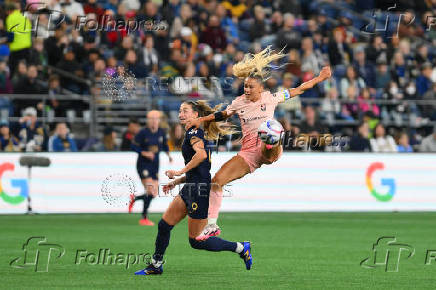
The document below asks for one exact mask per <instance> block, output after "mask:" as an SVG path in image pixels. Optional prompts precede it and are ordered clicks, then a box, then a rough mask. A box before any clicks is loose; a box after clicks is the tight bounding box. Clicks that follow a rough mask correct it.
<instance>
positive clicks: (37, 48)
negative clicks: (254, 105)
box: [0, 0, 436, 152]
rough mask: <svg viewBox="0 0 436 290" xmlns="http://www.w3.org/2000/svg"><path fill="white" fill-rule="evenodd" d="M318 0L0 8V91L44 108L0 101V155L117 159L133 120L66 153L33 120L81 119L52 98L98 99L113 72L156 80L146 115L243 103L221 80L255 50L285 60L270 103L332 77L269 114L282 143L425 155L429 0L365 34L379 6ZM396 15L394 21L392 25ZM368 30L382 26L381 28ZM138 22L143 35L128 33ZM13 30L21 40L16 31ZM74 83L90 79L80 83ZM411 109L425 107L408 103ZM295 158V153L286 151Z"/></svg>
mask: <svg viewBox="0 0 436 290" xmlns="http://www.w3.org/2000/svg"><path fill="white" fill-rule="evenodd" d="M323 2H326V3H324V4H322V5H321V4H320V2H319V1H304V0H276V1H272V0H270V1H269V0H227V1H217V0H153V1H146V0H99V1H97V0H88V1H74V0H44V1H34V0H28V1H27V3H25V2H24V1H21V2H2V4H1V9H0V92H1V93H3V94H29V95H34V94H48V95H49V102H48V104H46V105H45V106H44V105H43V104H42V103H41V102H40V101H38V100H23V99H12V101H10V100H9V99H8V98H2V97H0V109H4V108H6V110H7V111H8V114H9V116H16V117H18V116H22V117H21V118H20V120H19V122H18V123H14V124H12V122H11V123H9V122H7V120H2V122H1V125H0V126H1V130H0V132H1V136H0V148H1V150H3V151H41V150H43V151H77V150H85V151H87V150H95V151H98V150H107V151H113V150H124V149H126V148H127V147H126V145H125V144H126V143H125V142H126V141H125V140H124V138H127V137H126V136H131V135H134V134H135V130H136V129H134V128H136V127H137V126H139V124H138V123H137V121H132V122H133V123H132V122H131V123H130V124H129V129H128V130H127V131H126V132H125V133H124V134H123V137H122V138H119V137H120V136H117V132H116V131H115V130H114V129H113V128H112V127H110V126H107V127H106V128H105V129H104V132H102V133H103V135H104V137H103V138H102V139H101V140H95V139H94V140H91V139H92V138H91V139H89V140H85V141H83V142H78V143H79V144H76V142H75V141H74V138H73V137H72V134H71V133H68V124H65V123H58V124H56V125H55V126H51V127H50V128H49V127H48V126H43V125H42V123H41V122H38V117H40V116H42V115H43V112H44V111H52V112H54V115H55V116H65V114H66V111H68V110H69V109H75V110H77V114H81V112H82V111H83V110H84V108H86V105H85V104H83V103H82V102H79V101H65V100H57V99H56V96H59V95H68V94H83V95H88V94H91V95H96V96H99V95H102V88H101V85H99V83H100V82H101V81H102V79H103V78H104V76H105V74H107V72H108V71H110V70H111V69H115V68H116V67H118V66H124V67H125V68H126V69H127V70H128V71H129V72H131V73H132V74H133V75H134V76H135V77H136V78H137V79H138V81H141V80H143V81H144V82H145V83H147V82H148V81H149V80H150V79H151V80H161V79H162V78H165V79H166V80H167V81H168V86H167V87H166V88H163V89H162V88H161V87H160V86H159V87H157V88H156V87H155V86H151V87H148V86H146V89H145V90H144V91H142V92H143V97H149V98H152V99H163V100H165V98H168V100H169V101H168V102H166V101H165V102H164V104H163V105H162V106H161V107H160V108H158V109H161V110H163V111H164V112H165V113H166V117H168V116H169V114H168V113H169V111H174V110H177V109H178V105H179V104H180V101H181V100H183V99H186V98H193V99H200V98H201V99H208V100H211V101H217V100H218V101H220V100H224V99H225V98H229V97H235V96H238V95H241V94H242V93H243V85H242V84H243V81H242V80H240V79H236V78H233V77H232V69H231V68H232V65H233V64H235V63H236V62H238V61H240V60H242V59H243V57H244V54H245V53H247V52H253V53H255V52H259V51H261V50H262V49H264V48H265V47H267V46H269V45H271V46H272V47H273V48H275V49H278V50H280V49H284V52H286V53H288V56H287V58H285V59H283V61H282V62H280V63H276V65H275V67H273V68H272V69H271V75H270V77H269V78H268V80H266V82H265V87H266V89H268V90H271V91H272V92H275V91H277V90H281V89H286V88H292V87H295V86H297V85H299V84H300V83H302V82H304V81H307V80H309V79H311V78H313V77H314V76H316V75H317V74H318V73H319V71H320V68H321V67H322V66H324V65H330V66H331V67H332V69H333V72H334V75H333V77H332V78H331V79H330V80H329V81H326V82H324V83H323V84H322V85H319V86H317V87H316V88H314V89H312V90H310V91H307V92H305V93H304V94H303V95H301V96H299V97H296V98H294V99H292V100H291V101H288V102H286V103H284V104H281V105H279V107H278V108H277V110H276V118H277V119H278V120H280V122H281V123H282V124H283V126H284V128H285V130H286V131H288V132H289V135H292V136H294V137H295V136H299V134H308V135H321V134H326V133H331V134H340V135H343V136H347V137H348V141H349V142H348V145H347V146H345V147H343V148H340V149H339V150H340V151H345V150H351V151H374V152H397V151H398V152H412V151H423V152H430V151H433V152H434V151H436V127H435V129H434V130H433V131H432V126H425V124H428V123H430V122H432V121H436V66H435V65H434V64H435V63H436V57H434V53H433V51H435V50H434V45H435V43H436V42H435V39H436V33H435V32H434V31H432V29H430V30H429V31H428V29H427V28H428V16H431V15H433V14H434V12H436V1H434V0H417V1H413V2H411V1H398V4H399V5H398V8H397V10H395V11H394V10H392V11H391V13H392V16H393V17H391V18H390V19H391V20H392V23H390V24H389V27H388V28H387V29H386V30H385V31H384V32H383V33H375V32H374V31H375V27H372V29H373V30H372V32H371V31H370V30H368V29H370V28H371V27H370V26H368V25H367V24H368V23H365V22H364V21H363V20H362V18H360V17H358V15H367V16H371V15H373V12H374V11H375V10H374V9H376V8H379V9H382V10H380V11H379V12H380V13H381V15H382V16H383V15H385V14H383V13H384V12H383V11H386V10H387V8H388V7H389V3H390V2H389V1H371V0H356V1H351V0H346V1H333V0H327V1H323ZM376 2H377V3H376ZM31 3H39V4H34V5H29V4H31ZM41 3H44V4H41ZM26 4H27V5H26ZM333 4H334V5H333ZM335 7H336V8H335ZM338 7H339V8H338ZM24 10H25V11H26V13H25V14H24V15H23V14H22V12H21V11H24ZM377 11H378V10H377ZM402 13H405V14H403V15H404V17H400V15H401V14H402ZM413 16H416V18H413ZM26 17H27V19H28V22H26ZM412 18H413V21H411V19H412ZM35 19H38V22H35ZM380 19H381V20H382V23H384V22H383V21H384V20H385V18H383V17H381V18H380ZM380 19H378V21H381V20H380ZM332 20H334V21H332ZM144 21H145V25H142V26H141V25H139V26H138V27H136V26H137V24H138V23H142V24H143V23H144ZM395 21H396V22H395ZM25 23H32V24H33V25H34V24H35V23H38V25H37V26H35V25H34V27H33V29H32V30H33V31H32V32H30V31H28V30H29V27H30V25H28V26H26V25H25ZM96 25H97V26H98V29H96ZM17 27H18V28H19V29H21V30H20V31H16V29H17ZM392 28H398V30H395V31H393V30H392ZM14 29H15V31H14ZM397 32H398V37H397V35H396V33H397ZM362 33H363V34H366V36H365V35H362ZM369 34H371V35H370V37H368V35H369ZM53 68H56V70H55V69H53ZM59 71H60V72H62V73H59ZM80 80H91V81H92V84H91V85H88V84H87V83H86V82H85V81H80ZM141 96H142V95H141ZM174 99H175V100H176V101H175V102H174V101H173V100H174ZM170 100H171V101H170ZM420 100H427V101H433V103H431V102H429V103H422V102H421V103H420V102H417V101H420ZM374 101H386V102H374ZM144 115H145V112H144ZM293 120H297V122H293ZM337 120H340V121H343V122H354V124H357V123H358V124H359V125H358V126H354V127H351V128H352V129H351V130H350V128H346V127H341V126H337V125H335V121H337ZM387 124H389V125H388V126H386V125H387ZM392 124H394V125H392ZM168 129H169V133H170V136H171V139H170V140H171V142H172V143H173V145H174V146H173V148H174V149H177V148H178V147H177V146H178V145H177V144H178V143H177V142H178V141H180V140H181V138H182V133H181V132H182V131H183V130H182V128H180V126H171V127H170V128H168ZM234 139H235V138H234ZM122 144H124V145H125V146H124V147H123V146H122ZM222 146H223V147H224V148H226V149H234V148H235V146H237V145H236V143H235V142H234V141H232V140H224V141H223V144H222ZM122 148H124V149H122ZM294 149H296V150H301V148H291V149H290V150H294ZM324 149H325V148H324V147H322V150H324Z"/></svg>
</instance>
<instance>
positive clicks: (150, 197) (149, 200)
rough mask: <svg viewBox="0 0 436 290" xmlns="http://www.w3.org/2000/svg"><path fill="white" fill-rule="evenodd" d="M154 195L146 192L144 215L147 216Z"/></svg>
mask: <svg viewBox="0 0 436 290" xmlns="http://www.w3.org/2000/svg"><path fill="white" fill-rule="evenodd" d="M153 198H154V197H153V196H152V195H148V194H144V198H143V199H144V207H143V209H142V216H143V217H144V218H147V214H148V208H149V207H150V203H151V201H152V199H153Z"/></svg>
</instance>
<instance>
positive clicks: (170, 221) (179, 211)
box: [135, 195, 187, 275]
mask: <svg viewBox="0 0 436 290" xmlns="http://www.w3.org/2000/svg"><path fill="white" fill-rule="evenodd" d="M186 214H187V211H186V205H185V203H184V202H183V200H182V198H181V197H180V196H179V195H178V196H176V197H175V198H174V199H173V201H172V202H171V204H170V205H169V207H168V209H167V210H166V211H165V213H164V214H163V216H162V219H161V220H160V221H159V225H158V233H157V237H156V243H155V251H154V254H153V257H152V260H151V263H150V264H149V265H148V266H147V267H146V268H145V269H143V270H139V271H137V272H135V275H156V274H162V272H163V267H162V265H163V263H164V261H163V255H164V254H165V250H166V249H167V247H168V245H169V242H170V233H171V230H172V229H173V227H174V226H175V225H176V224H178V223H179V222H180V221H181V220H182V219H184V218H185V216H186Z"/></svg>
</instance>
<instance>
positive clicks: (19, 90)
mask: <svg viewBox="0 0 436 290" xmlns="http://www.w3.org/2000/svg"><path fill="white" fill-rule="evenodd" d="M37 77H38V70H37V69H36V66H35V65H29V67H28V68H27V75H26V77H23V78H21V79H20V80H19V81H18V83H17V84H16V85H15V87H14V92H15V93H16V94H31V95H32V94H43V93H46V90H45V89H44V88H43V86H42V85H40V84H39V82H38V80H37Z"/></svg>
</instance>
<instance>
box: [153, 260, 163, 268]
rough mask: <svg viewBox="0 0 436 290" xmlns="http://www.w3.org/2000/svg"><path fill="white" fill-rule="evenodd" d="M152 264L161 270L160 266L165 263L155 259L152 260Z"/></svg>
mask: <svg viewBox="0 0 436 290" xmlns="http://www.w3.org/2000/svg"><path fill="white" fill-rule="evenodd" d="M151 263H152V264H153V266H155V267H156V268H159V267H160V265H162V264H163V261H156V260H155V259H154V258H151Z"/></svg>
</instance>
